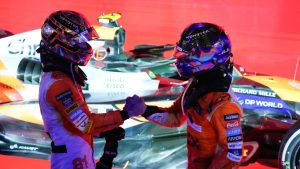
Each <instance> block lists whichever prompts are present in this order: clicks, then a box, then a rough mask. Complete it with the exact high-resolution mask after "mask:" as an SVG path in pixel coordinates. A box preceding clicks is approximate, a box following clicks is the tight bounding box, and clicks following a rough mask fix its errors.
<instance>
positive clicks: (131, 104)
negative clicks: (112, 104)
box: [123, 95, 147, 118]
mask: <svg viewBox="0 0 300 169" xmlns="http://www.w3.org/2000/svg"><path fill="white" fill-rule="evenodd" d="M146 107H147V105H146V104H145V102H144V99H142V98H140V97H139V96H137V95H133V96H132V97H127V98H126V103H125V106H124V108H123V110H124V111H126V112H127V113H128V116H129V118H130V117H133V116H139V115H142V114H143V113H144V112H145V110H146Z"/></svg>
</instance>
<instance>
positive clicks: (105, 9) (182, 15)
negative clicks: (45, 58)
mask: <svg viewBox="0 0 300 169" xmlns="http://www.w3.org/2000/svg"><path fill="white" fill-rule="evenodd" d="M299 7H300V1H299V0H272V1H271V0H265V1H262V0H243V1H241V0H225V1H224V0H163V1H162V0H161V1H155V0H143V1H141V0H85V1H82V0H64V1H58V0H43V1H40V0H26V1H21V0H1V5H0V29H4V30H8V31H10V32H11V33H13V34H18V33H22V32H26V31H31V30H34V29H39V28H40V27H41V25H42V24H43V21H44V20H45V18H46V17H47V16H48V15H49V14H50V13H52V12H53V11H55V10H61V9H67V10H74V11H78V12H80V13H83V14H84V15H85V16H86V17H87V18H88V19H89V21H90V22H91V23H92V24H94V25H98V24H99V23H98V22H97V17H98V16H100V15H101V14H102V13H111V12H118V13H121V14H122V17H121V18H120V19H119V20H118V23H119V24H120V25H122V27H123V28H124V29H125V30H126V42H125V45H124V47H125V51H129V50H131V49H133V48H134V46H136V45H140V44H161V45H163V44H174V43H175V42H176V41H177V40H178V38H179V36H180V33H181V32H182V30H183V29H184V28H185V27H186V26H188V25H189V24H191V23H193V22H212V23H216V24H218V25H220V26H222V27H223V28H224V29H225V31H226V32H227V33H228V34H229V36H230V38H231V41H232V46H233V54H234V56H235V63H236V64H239V65H241V66H243V67H244V68H245V69H246V70H247V71H250V72H254V73H260V74H268V75H273V76H280V77H286V78H290V79H296V80H300V68H298V70H297V58H298V57H299V56H300V20H299V19H298V16H300V10H299V9H300V8H299ZM299 60H300V59H299ZM299 62H300V61H299ZM299 66H300V63H299ZM0 159H1V167H0V168H2V169H14V168H19V167H21V166H22V168H24V167H26V166H29V168H31V169H32V164H34V165H35V166H36V168H49V161H48V160H38V159H30V160H28V159H26V158H21V157H8V156H4V155H0ZM264 163H269V162H266V161H265V162H261V163H260V164H257V163H255V164H253V165H250V166H248V167H242V168H260V169H266V168H271V167H267V165H261V164H264Z"/></svg>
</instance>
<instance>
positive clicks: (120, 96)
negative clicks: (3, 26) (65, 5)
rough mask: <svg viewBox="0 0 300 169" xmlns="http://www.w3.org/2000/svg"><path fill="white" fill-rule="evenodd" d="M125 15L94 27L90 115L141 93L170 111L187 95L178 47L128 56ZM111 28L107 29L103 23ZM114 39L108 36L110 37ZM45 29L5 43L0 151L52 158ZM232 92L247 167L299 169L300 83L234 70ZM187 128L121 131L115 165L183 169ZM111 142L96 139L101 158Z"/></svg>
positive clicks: (141, 48) (143, 123)
mask: <svg viewBox="0 0 300 169" xmlns="http://www.w3.org/2000/svg"><path fill="white" fill-rule="evenodd" d="M119 18H120V14H118V13H113V14H109V15H102V16H100V17H99V18H98V19H99V22H100V23H101V25H100V26H99V25H97V26H95V28H96V30H97V31H98V33H99V34H100V37H101V33H103V32H105V33H106V36H102V37H103V39H100V40H98V41H93V42H91V45H92V46H93V49H94V58H93V59H92V60H91V62H90V63H89V65H88V66H85V67H83V68H82V69H83V70H84V71H85V73H86V74H87V76H88V81H87V82H86V84H85V86H84V88H83V90H84V94H85V97H86V101H87V103H88V105H89V107H90V109H91V111H93V112H96V113H103V112H106V111H107V110H115V109H122V107H123V103H124V99H125V98H126V97H127V96H131V95H133V94H137V95H139V96H141V97H143V98H144V99H145V101H146V103H147V104H149V105H158V106H162V107H168V106H169V105H171V104H172V102H173V101H174V100H175V99H176V98H177V97H178V96H179V95H180V93H181V92H182V91H183V90H184V87H185V85H186V84H187V81H186V80H185V79H180V78H179V76H178V75H177V73H176V69H175V67H174V65H173V63H174V61H175V59H174V58H173V57H172V56H168V55H167V54H166V51H169V50H172V49H173V47H174V46H173V45H171V44H167V45H153V44H143V45H137V46H136V47H135V48H134V49H132V50H130V51H128V52H124V49H123V44H124V42H125V30H124V29H123V28H122V27H120V26H119V25H118V24H117V22H116V20H117V19H119ZM103 23H105V24H103ZM109 35H110V36H109ZM39 40H40V30H34V31H30V32H26V33H22V34H17V35H13V36H9V37H6V38H2V39H0V47H1V49H2V50H1V51H0V88H1V90H0V153H1V154H8V155H17V156H27V157H34V158H42V159H48V158H49V154H50V139H49V137H48V135H47V134H46V133H45V132H44V129H43V122H42V119H41V116H40V112H39V107H38V100H37V96H38V84H39V80H40V75H41V64H40V61H39V56H38V54H37V53H36V51H35V50H36V49H37V48H38V46H39ZM233 77H234V79H233V84H232V90H233V92H234V93H235V95H236V97H237V100H238V102H239V103H240V105H241V106H242V107H243V110H244V116H243V119H242V126H243V133H244V141H245V143H244V152H243V157H244V158H243V161H242V164H243V165H248V164H249V163H251V162H255V161H257V160H258V159H262V158H264V159H266V158H267V159H278V161H279V167H280V168H297V167H298V168H300V120H299V119H300V97H299V96H300V82H299V81H296V80H291V79H285V78H280V77H274V76H266V75H264V76H262V75H259V76H258V75H249V73H248V72H247V73H246V72H245V71H243V69H242V67H241V66H238V65H235V68H234V73H233ZM185 125H186V124H184V125H183V126H181V127H179V128H162V127H160V126H158V125H155V124H153V123H149V122H147V120H146V119H144V118H139V117H138V118H132V119H129V120H127V121H126V122H125V123H124V125H123V126H122V127H123V128H124V129H125V131H126V137H125V138H124V139H123V140H120V141H119V149H118V151H119V152H118V156H117V157H116V159H115V160H114V162H115V163H114V167H120V168H122V167H124V166H125V165H126V166H127V167H128V168H156V169H159V168H164V169H166V168H185V166H186V130H185V128H186V126H185ZM104 144H105V140H104V139H103V138H95V139H94V146H95V152H94V153H95V158H97V159H99V157H100V156H101V155H102V153H103V146H104Z"/></svg>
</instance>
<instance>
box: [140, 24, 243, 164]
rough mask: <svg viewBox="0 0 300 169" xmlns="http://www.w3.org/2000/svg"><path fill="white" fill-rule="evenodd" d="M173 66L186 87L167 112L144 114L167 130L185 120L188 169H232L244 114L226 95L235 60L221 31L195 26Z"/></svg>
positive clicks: (153, 110)
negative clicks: (186, 80)
mask: <svg viewBox="0 0 300 169" xmlns="http://www.w3.org/2000/svg"><path fill="white" fill-rule="evenodd" d="M174 57H175V58H176V62H175V65H176V68H177V71H178V73H179V75H180V76H181V77H182V78H189V83H188V85H187V87H186V89H185V91H184V92H183V93H182V95H181V96H180V97H179V98H178V99H177V100H176V101H175V102H174V103H173V105H172V106H171V107H169V108H162V107H157V106H147V108H146V111H145V112H144V114H143V116H144V117H145V118H147V119H148V120H149V121H151V122H153V123H157V124H159V125H162V126H166V127H179V126H181V125H182V124H183V123H184V122H187V152H188V153H187V156H188V168H189V169H207V168H208V169H221V168H225V169H233V168H238V166H239V163H240V161H241V159H242V148H243V142H242V141H243V136H242V129H241V121H240V120H241V117H242V110H241V108H240V106H239V105H238V104H237V103H236V102H235V101H234V98H233V97H232V96H231V95H230V94H229V92H228V91H229V89H230V84H231V80H232V69H233V56H232V54H231V43H230V40H229V38H228V36H227V34H226V33H225V32H224V30H223V29H222V28H221V27H220V26H218V25H215V24H212V23H194V24H191V25H189V26H188V27H187V28H186V29H185V30H184V31H183V32H182V34H181V38H180V40H179V42H178V43H177V45H176V47H175V51H174Z"/></svg>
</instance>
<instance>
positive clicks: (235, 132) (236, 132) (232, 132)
mask: <svg viewBox="0 0 300 169" xmlns="http://www.w3.org/2000/svg"><path fill="white" fill-rule="evenodd" d="M239 134H242V130H241V128H233V129H230V130H226V135H227V137H228V136H235V135H239Z"/></svg>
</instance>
